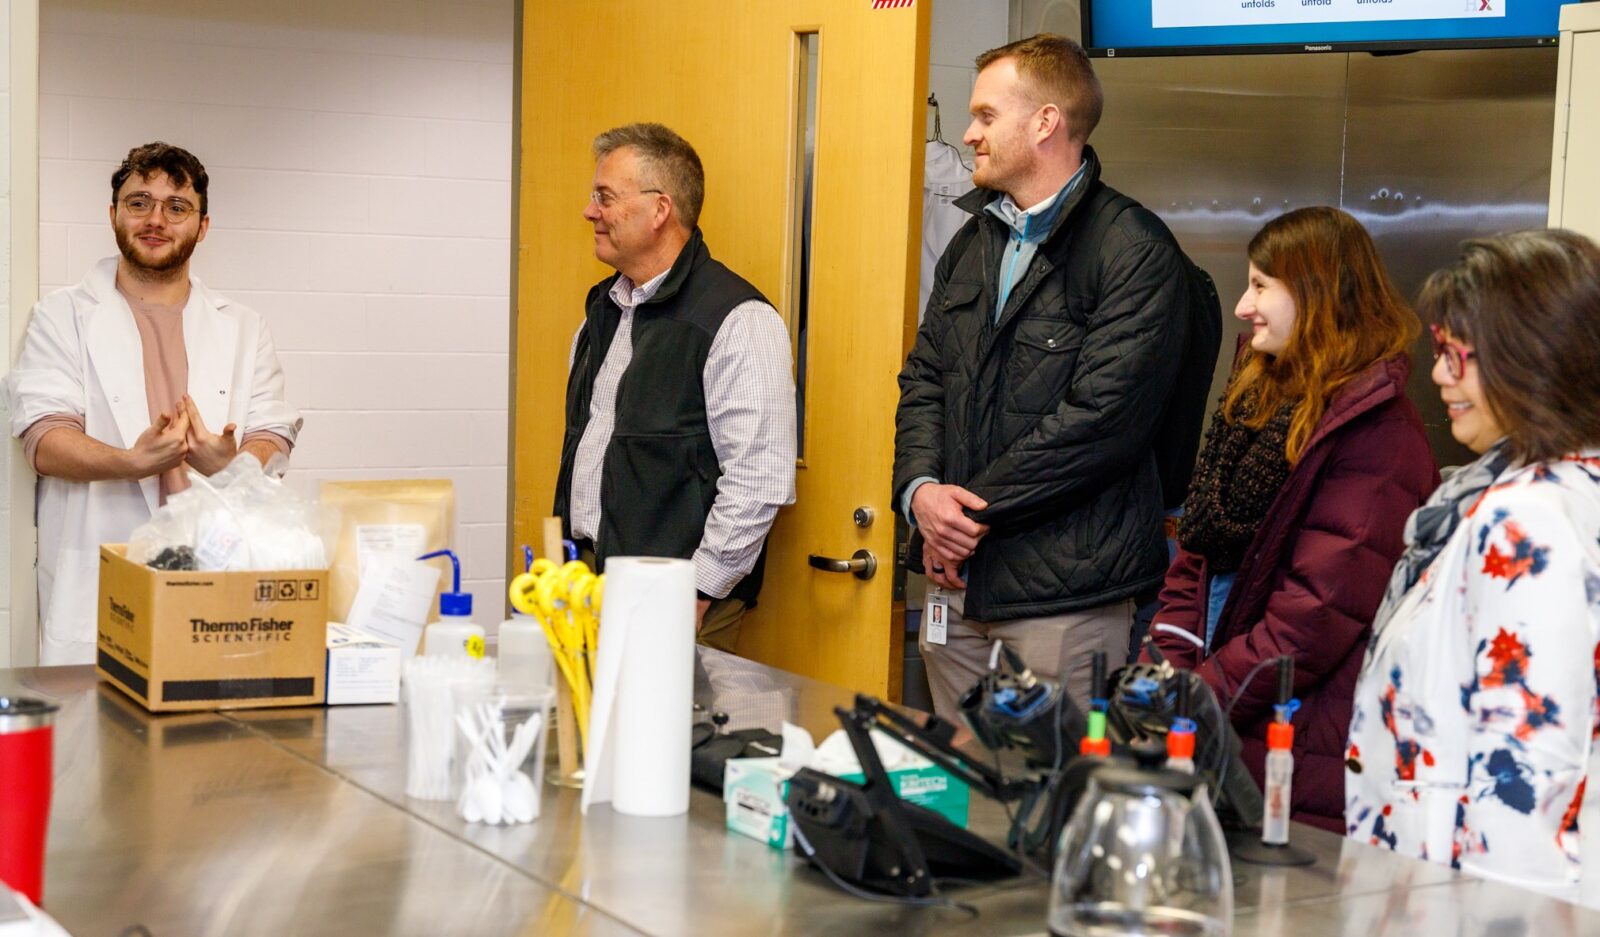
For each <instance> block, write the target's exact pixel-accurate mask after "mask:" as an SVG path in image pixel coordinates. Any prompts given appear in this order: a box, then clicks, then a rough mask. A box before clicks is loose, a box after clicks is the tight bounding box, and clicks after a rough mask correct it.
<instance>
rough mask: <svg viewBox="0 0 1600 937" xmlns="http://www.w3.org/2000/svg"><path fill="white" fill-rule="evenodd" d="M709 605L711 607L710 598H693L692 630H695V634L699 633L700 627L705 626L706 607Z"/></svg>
mask: <svg viewBox="0 0 1600 937" xmlns="http://www.w3.org/2000/svg"><path fill="white" fill-rule="evenodd" d="M710 607H711V600H710V599H695V602H694V632H695V634H699V633H700V629H702V628H704V627H705V626H706V609H708V608H710Z"/></svg>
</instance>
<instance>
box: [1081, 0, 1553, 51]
mask: <svg viewBox="0 0 1600 937" xmlns="http://www.w3.org/2000/svg"><path fill="white" fill-rule="evenodd" d="M1570 2H1572V0H1083V6H1082V11H1083V38H1084V43H1083V44H1084V46H1085V47H1086V48H1088V50H1089V54H1090V55H1095V56H1107V57H1115V56H1129V55H1200V54H1211V55H1216V54H1224V55H1227V54H1237V53H1244V52H1360V51H1367V52H1407V51H1412V50H1415V49H1441V48H1486V47H1496V46H1541V45H1555V44H1556V41H1557V35H1556V32H1557V30H1556V23H1557V20H1558V19H1559V18H1560V9H1561V6H1562V4H1563V3H1570Z"/></svg>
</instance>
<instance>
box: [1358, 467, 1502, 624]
mask: <svg viewBox="0 0 1600 937" xmlns="http://www.w3.org/2000/svg"><path fill="white" fill-rule="evenodd" d="M1510 465H1511V454H1510V453H1508V452H1507V451H1506V441H1505V440H1504V439H1502V440H1500V441H1499V442H1497V443H1495V444H1494V446H1493V447H1491V448H1490V449H1489V451H1488V452H1485V453H1484V454H1483V455H1481V456H1479V457H1478V460H1477V461H1476V462H1473V463H1472V464H1470V465H1465V466H1462V467H1461V468H1460V469H1458V470H1457V471H1456V472H1455V474H1453V475H1451V476H1450V477H1449V478H1448V479H1446V480H1445V482H1444V484H1442V485H1440V486H1439V488H1438V490H1436V491H1435V492H1434V493H1433V496H1432V497H1430V498H1429V499H1428V503H1427V504H1424V505H1423V506H1422V507H1420V508H1417V509H1416V510H1415V511H1413V512H1411V517H1410V519H1409V520H1407V521H1406V551H1405V552H1404V553H1402V554H1401V555H1400V562H1398V563H1396V564H1395V567H1394V572H1393V573H1392V574H1390V576H1389V588H1388V589H1387V590H1386V591H1385V592H1384V593H1383V604H1382V605H1380V606H1378V615H1377V617H1376V618H1374V619H1373V620H1372V636H1373V638H1374V639H1376V638H1377V636H1378V634H1379V633H1380V632H1381V631H1383V629H1384V627H1385V626H1387V625H1388V624H1389V619H1390V618H1392V617H1394V611H1395V609H1396V608H1399V607H1400V600H1401V599H1403V598H1405V594H1406V593H1407V592H1409V591H1411V587H1412V586H1414V585H1416V584H1417V580H1419V579H1421V578H1422V574H1423V572H1424V571H1426V570H1427V568H1428V567H1429V566H1430V565H1432V564H1433V560H1434V558H1435V557H1437V556H1438V555H1439V551H1441V550H1443V549H1444V545H1445V544H1446V543H1449V542H1450V537H1451V535H1453V534H1454V533H1455V532H1456V528H1458V527H1460V526H1461V521H1462V519H1463V518H1465V517H1466V513H1467V511H1468V510H1469V509H1470V508H1471V507H1472V506H1473V505H1474V504H1477V503H1478V496H1479V495H1481V494H1483V492H1484V490H1485V489H1486V488H1488V487H1489V486H1490V485H1492V484H1494V480H1495V479H1496V478H1499V477H1500V474H1501V473H1502V472H1504V471H1505V470H1506V469H1507V468H1508V467H1509V466H1510Z"/></svg>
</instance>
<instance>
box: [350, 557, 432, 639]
mask: <svg viewBox="0 0 1600 937" xmlns="http://www.w3.org/2000/svg"><path fill="white" fill-rule="evenodd" d="M438 585H439V569H438V568H437V567H434V566H429V565H428V564H426V563H418V562H416V561H415V560H398V559H394V558H392V557H384V556H378V557H374V558H373V560H372V563H371V565H370V566H369V567H368V569H367V571H366V572H363V573H362V574H361V588H359V589H357V590H356V598H355V601H354V602H352V603H351V605H350V616H349V618H350V620H349V621H348V622H346V624H348V625H349V626H350V627H352V628H356V629H358V630H360V631H365V632H368V633H369V634H375V635H377V636H378V637H380V638H386V639H387V640H390V641H393V642H394V643H396V644H398V645H400V653H401V656H402V657H411V656H412V655H414V654H416V653H417V644H418V642H420V641H421V640H422V628H423V626H424V625H426V624H427V623H428V615H429V613H430V612H431V611H432V607H431V606H432V605H433V596H434V590H435V589H437V588H438Z"/></svg>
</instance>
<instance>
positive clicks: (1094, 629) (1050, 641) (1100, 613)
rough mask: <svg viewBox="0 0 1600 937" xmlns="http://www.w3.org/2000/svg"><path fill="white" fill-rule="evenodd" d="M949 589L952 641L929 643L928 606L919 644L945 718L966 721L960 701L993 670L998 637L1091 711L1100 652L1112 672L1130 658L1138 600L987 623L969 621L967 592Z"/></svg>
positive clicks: (1035, 671) (935, 703) (939, 710)
mask: <svg viewBox="0 0 1600 937" xmlns="http://www.w3.org/2000/svg"><path fill="white" fill-rule="evenodd" d="M944 594H945V597H946V599H947V600H948V601H949V603H950V608H949V615H948V625H947V626H946V633H947V634H948V640H947V641H946V643H945V644H944V645H943V646H940V645H935V644H929V643H928V627H927V621H928V619H927V615H928V611H927V609H926V608H924V609H923V612H922V615H923V619H922V621H923V625H922V629H921V631H920V632H919V634H918V635H917V646H918V647H920V648H921V649H922V658H923V660H924V661H925V662H926V663H927V666H928V687H929V689H930V690H931V691H932V692H933V710H934V712H935V713H937V714H938V715H939V716H940V717H941V718H944V719H949V720H955V721H959V720H960V717H961V713H960V710H959V708H958V707H957V705H956V704H957V701H958V700H959V699H960V698H961V694H963V693H965V692H967V690H969V689H971V688H972V686H973V684H975V683H977V682H978V680H979V678H980V677H982V676H983V675H984V674H985V673H987V672H988V670H989V654H990V652H991V651H992V649H993V648H994V642H995V641H997V640H998V641H1004V642H1005V644H1006V646H1007V647H1009V648H1011V649H1012V650H1013V651H1016V652H1017V653H1018V654H1020V655H1022V660H1023V662H1024V663H1026V664H1027V665H1028V669H1029V670H1032V671H1033V674H1034V676H1036V677H1041V678H1044V679H1047V680H1055V681H1057V682H1063V681H1064V682H1065V683H1066V689H1067V698H1068V699H1070V700H1072V702H1073V703H1075V704H1077V706H1078V708H1079V709H1080V710H1082V711H1083V712H1088V711H1089V674H1090V671H1091V670H1092V668H1093V660H1094V652H1095V651H1105V652H1106V672H1107V673H1110V672H1111V671H1113V670H1115V669H1117V668H1118V667H1121V666H1122V665H1123V664H1125V663H1127V660H1128V634H1129V632H1130V631H1131V630H1132V629H1133V612H1134V607H1133V600H1132V599H1124V600H1123V601H1121V602H1113V603H1111V604H1110V605H1102V606H1100V607H1099V608H1090V609H1084V610H1083V611H1079V612H1068V613H1066V614H1062V615H1049V616H1046V617H1043V618H1017V619H1013V620H1011V621H1002V622H995V623H993V624H985V623H983V622H977V621H968V620H967V619H966V617H965V616H963V615H962V613H961V612H962V605H963V604H964V602H965V600H966V597H967V594H966V592H964V591H963V592H950V591H948V590H947V591H946V592H945V593H944Z"/></svg>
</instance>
